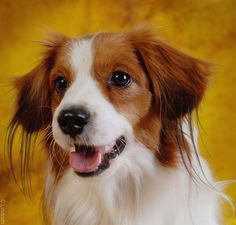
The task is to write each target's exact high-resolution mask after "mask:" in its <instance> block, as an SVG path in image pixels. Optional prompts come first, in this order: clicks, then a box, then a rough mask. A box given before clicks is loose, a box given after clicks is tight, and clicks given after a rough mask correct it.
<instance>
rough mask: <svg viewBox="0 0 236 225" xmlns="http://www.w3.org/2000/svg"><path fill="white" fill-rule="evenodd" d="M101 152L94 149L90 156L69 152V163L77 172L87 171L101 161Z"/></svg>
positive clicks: (90, 170) (92, 169) (93, 169)
mask: <svg viewBox="0 0 236 225" xmlns="http://www.w3.org/2000/svg"><path fill="white" fill-rule="evenodd" d="M101 158H102V155H101V152H99V151H95V153H94V154H93V155H92V156H89V157H86V156H84V155H83V154H81V153H79V152H71V153H70V165H71V167H72V168H73V169H74V170H75V171H76V172H78V173H89V172H93V171H95V170H96V169H97V167H98V166H99V164H100V163H101Z"/></svg>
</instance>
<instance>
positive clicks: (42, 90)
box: [13, 61, 51, 133]
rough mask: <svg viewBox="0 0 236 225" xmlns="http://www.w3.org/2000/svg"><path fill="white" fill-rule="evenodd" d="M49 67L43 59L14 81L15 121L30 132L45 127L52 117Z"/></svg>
mask: <svg viewBox="0 0 236 225" xmlns="http://www.w3.org/2000/svg"><path fill="white" fill-rule="evenodd" d="M48 67H49V65H48V63H47V62H46V61H43V62H42V63H40V64H39V65H38V66H37V67H36V68H34V69H33V70H32V71H31V72H29V73H28V74H26V75H25V76H23V77H20V78H17V79H15V81H14V84H15V87H16V90H17V102H16V112H15V115H14V118H13V121H14V122H15V123H19V124H20V125H21V126H22V128H23V129H24V130H25V131H26V132H28V133H32V132H34V131H38V130H40V129H41V128H43V127H44V126H45V125H46V124H47V122H48V121H49V120H50V117H51V113H50V98H49V85H48V79H47V76H46V75H47V72H48Z"/></svg>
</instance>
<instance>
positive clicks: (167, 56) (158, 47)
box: [131, 29, 210, 119]
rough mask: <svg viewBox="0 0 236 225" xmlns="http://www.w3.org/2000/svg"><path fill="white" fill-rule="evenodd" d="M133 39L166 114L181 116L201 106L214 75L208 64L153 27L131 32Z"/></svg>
mask: <svg viewBox="0 0 236 225" xmlns="http://www.w3.org/2000/svg"><path fill="white" fill-rule="evenodd" d="M131 41H132V45H133V46H134V48H135V51H136V53H137V56H138V59H139V61H140V63H141V64H142V66H143V68H144V70H145V72H146V73H147V75H148V77H149V79H150V89H151V91H152V92H153V94H154V101H155V104H156V105H157V107H158V109H159V111H160V114H161V116H162V117H165V118H167V119H177V118H180V117H182V116H184V115H185V114H187V113H190V112H191V111H192V110H193V109H194V108H195V107H197V106H198V104H199V102H200V101H201V99H202V96H203V93H204V91H205V88H206V85H207V79H208V76H209V74H210V73H209V65H208V64H207V63H205V62H203V61H200V60H198V59H195V58H193V57H190V56H188V55H186V54H183V53H181V52H179V51H177V50H175V49H174V48H172V47H170V46H168V45H167V44H165V43H164V42H163V41H161V40H159V39H158V38H156V36H155V35H153V33H152V31H150V30H149V29H139V30H135V31H133V32H131Z"/></svg>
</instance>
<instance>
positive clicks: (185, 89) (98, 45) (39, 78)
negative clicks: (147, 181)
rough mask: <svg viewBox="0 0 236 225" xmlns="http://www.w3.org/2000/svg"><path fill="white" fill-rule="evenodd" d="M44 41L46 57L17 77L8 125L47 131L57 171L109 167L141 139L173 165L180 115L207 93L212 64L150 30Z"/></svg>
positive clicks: (87, 171) (97, 170)
mask: <svg viewBox="0 0 236 225" xmlns="http://www.w3.org/2000/svg"><path fill="white" fill-rule="evenodd" d="M45 47H46V52H45V55H44V58H43V60H42V62H41V63H40V64H39V65H38V66H37V67H36V68H35V69H33V70H32V71H31V72H30V73H28V74H27V75H25V76H23V77H21V78H18V79H17V80H16V83H15V84H16V88H17V90H18V95H17V97H18V100H17V108H16V113H15V116H14V118H13V120H12V123H11V126H10V127H11V129H14V128H16V127H17V126H18V125H21V126H22V127H23V129H24V131H25V132H26V133H27V134H32V133H34V132H38V131H43V133H44V142H45V144H46V146H47V147H48V151H49V155H50V156H51V159H52V162H53V168H54V169H55V171H56V173H61V172H63V169H62V168H67V167H69V166H71V167H72V168H73V169H74V171H75V172H76V173H77V174H78V175H80V176H95V175H96V176H100V174H101V175H102V174H104V173H103V172H104V171H106V173H109V171H112V169H111V168H113V167H114V168H115V167H116V168H119V166H120V165H121V164H122V162H120V163H117V162H119V158H120V156H122V155H123V154H125V153H124V152H129V154H132V150H133V149H132V147H131V146H132V145H133V144H134V143H137V142H138V143H141V144H143V145H144V146H146V149H147V151H150V152H152V153H153V154H154V155H155V156H156V157H157V159H158V160H159V161H160V162H161V163H163V164H165V165H167V166H173V165H174V163H175V158H176V152H177V151H178V146H179V145H182V146H183V145H185V143H183V142H184V141H183V140H182V139H181V138H180V139H181V140H182V141H181V140H180V139H179V140H177V139H178V138H177V139H176V136H178V135H179V134H178V132H179V130H180V129H179V121H181V119H182V118H183V117H184V116H185V115H186V114H189V113H191V111H192V110H193V109H194V108H196V107H197V106H198V104H199V102H200V100H201V98H202V96H203V93H204V90H205V87H206V83H207V82H206V81H207V76H208V74H209V72H208V65H207V64H206V63H204V62H202V61H200V60H197V59H195V58H192V57H190V56H187V55H185V54H183V53H180V52H179V51H177V50H175V49H173V48H172V47H170V46H168V45H167V44H165V43H164V42H163V41H161V40H159V39H158V38H156V37H155V35H153V34H152V32H151V31H150V30H149V29H139V30H134V31H131V32H124V33H98V34H95V35H89V36H86V37H82V38H68V37H65V36H63V35H54V37H53V38H52V39H51V40H50V41H48V42H45ZM133 152H134V153H133V154H137V152H136V151H133ZM140 157H141V156H140ZM61 167H62V168H61Z"/></svg>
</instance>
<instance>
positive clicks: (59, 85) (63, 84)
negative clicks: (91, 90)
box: [54, 76, 67, 93]
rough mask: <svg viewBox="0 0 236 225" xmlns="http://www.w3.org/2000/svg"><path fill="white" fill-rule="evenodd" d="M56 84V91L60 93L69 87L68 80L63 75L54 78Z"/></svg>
mask: <svg viewBox="0 0 236 225" xmlns="http://www.w3.org/2000/svg"><path fill="white" fill-rule="evenodd" d="M54 84H55V88H56V91H57V92H59V93H61V92H63V91H65V90H66V88H67V80H66V78H65V77H63V76H58V77H57V78H56V79H55V80H54Z"/></svg>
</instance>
